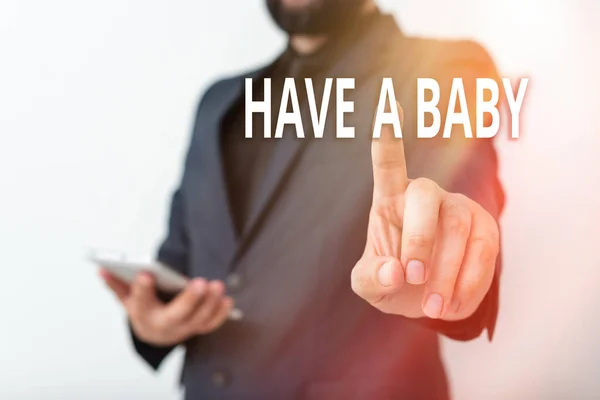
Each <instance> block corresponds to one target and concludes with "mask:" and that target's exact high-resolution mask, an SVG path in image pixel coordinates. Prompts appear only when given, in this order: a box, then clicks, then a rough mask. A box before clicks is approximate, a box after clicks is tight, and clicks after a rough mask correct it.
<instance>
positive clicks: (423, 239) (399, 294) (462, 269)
mask: <svg viewBox="0 0 600 400" xmlns="http://www.w3.org/2000/svg"><path fill="white" fill-rule="evenodd" d="M398 111H399V117H400V120H401V121H402V108H400V106H398ZM371 154H372V161H373V178H374V189H373V203H372V206H371V211H370V215H369V225H368V234H367V242H366V245H365V251H364V253H363V256H362V257H361V259H360V260H359V261H358V263H357V264H356V265H355V267H354V268H353V270H352V274H351V284H352V290H353V291H354V292H355V293H356V294H358V295H359V296H360V297H362V298H363V299H364V300H366V301H367V302H369V303H370V304H371V305H372V306H374V307H376V308H377V309H379V310H381V311H382V312H385V313H389V314H396V315H403V316H405V317H409V318H421V317H425V316H426V317H429V318H435V319H443V320H449V321H452V320H462V319H465V318H468V317H469V316H470V315H472V314H473V313H474V312H475V310H477V307H478V306H479V304H480V303H481V301H482V300H483V298H484V296H485V294H486V293H487V291H488V289H489V288H490V285H491V283H492V279H493V277H494V271H495V266H496V258H497V256H498V252H499V247H500V245H499V241H500V239H499V229H498V225H497V223H496V221H495V220H494V218H493V217H492V216H491V215H490V214H489V213H488V212H487V211H486V210H484V209H483V207H481V206H480V205H479V204H477V203H476V202H474V201H473V200H471V199H469V198H468V197H466V196H464V195H462V194H458V193H449V192H446V191H445V190H443V189H441V188H440V187H439V186H438V185H437V184H436V183H435V182H434V181H432V180H429V179H425V178H418V179H414V180H410V179H408V177H407V171H406V161H405V157H404V145H403V142H402V139H396V138H395V137H394V134H393V129H392V127H391V126H390V125H384V127H383V129H382V132H381V136H380V138H379V139H373V142H372V148H371Z"/></svg>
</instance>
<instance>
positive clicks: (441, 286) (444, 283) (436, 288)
mask: <svg viewBox="0 0 600 400" xmlns="http://www.w3.org/2000/svg"><path fill="white" fill-rule="evenodd" d="M455 283H456V277H455V276H454V275H452V274H443V275H437V276H433V277H431V278H430V279H429V280H428V286H429V287H430V288H431V291H432V292H436V293H440V294H442V295H449V294H451V293H452V291H453V290H454V284H455Z"/></svg>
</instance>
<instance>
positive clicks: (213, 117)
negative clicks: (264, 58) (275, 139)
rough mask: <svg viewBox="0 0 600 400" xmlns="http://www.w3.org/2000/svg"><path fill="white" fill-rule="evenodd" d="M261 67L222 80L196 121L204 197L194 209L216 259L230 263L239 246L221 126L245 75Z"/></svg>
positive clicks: (239, 92)
mask: <svg viewBox="0 0 600 400" xmlns="http://www.w3.org/2000/svg"><path fill="white" fill-rule="evenodd" d="M262 71H263V70H258V71H255V72H252V73H250V74H248V75H245V76H242V77H239V78H236V79H231V80H229V81H225V82H224V83H222V84H221V85H222V87H221V88H220V90H218V91H215V98H214V99H211V100H210V101H207V102H206V105H205V106H203V107H200V113H201V114H200V115H199V116H198V121H201V123H202V126H199V127H197V129H201V130H202V131H203V132H204V134H202V135H201V136H203V137H204V139H203V140H202V143H199V144H198V147H199V148H200V151H201V157H199V162H200V163H201V165H202V168H201V171H202V176H201V179H202V180H203V182H202V185H201V186H202V190H201V193H198V196H199V197H200V198H202V199H203V201H202V202H201V204H203V207H199V208H198V209H197V212H198V213H200V214H201V218H200V224H201V226H203V227H206V229H203V232H205V235H204V240H205V241H206V242H207V244H209V247H210V248H211V249H212V250H213V252H214V253H216V256H217V258H218V259H219V261H220V262H221V263H222V264H223V265H226V266H229V264H230V263H231V260H232V258H233V255H234V254H235V252H236V249H237V247H238V237H237V235H236V232H235V226H234V223H233V217H232V214H231V207H230V202H229V196H228V193H227V185H226V181H225V171H224V165H223V157H222V155H223V154H222V149H221V130H222V129H221V128H222V123H223V119H224V118H225V116H226V115H227V113H228V111H229V110H230V109H231V107H232V106H233V105H234V104H235V103H236V101H237V100H238V99H239V98H240V96H241V95H242V94H243V86H244V79H245V78H253V77H256V76H259V75H260V74H261V73H262Z"/></svg>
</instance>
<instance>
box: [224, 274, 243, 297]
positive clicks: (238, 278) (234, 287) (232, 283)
mask: <svg viewBox="0 0 600 400" xmlns="http://www.w3.org/2000/svg"><path fill="white" fill-rule="evenodd" d="M225 284H226V285H227V289H228V290H229V292H231V293H239V292H240V291H241V290H242V289H243V288H244V277H243V276H242V274H240V273H239V272H232V273H231V274H229V275H228V276H227V278H225Z"/></svg>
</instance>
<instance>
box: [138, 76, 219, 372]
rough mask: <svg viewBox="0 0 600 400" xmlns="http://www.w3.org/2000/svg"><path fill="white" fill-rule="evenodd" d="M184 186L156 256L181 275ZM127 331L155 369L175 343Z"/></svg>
mask: <svg viewBox="0 0 600 400" xmlns="http://www.w3.org/2000/svg"><path fill="white" fill-rule="evenodd" d="M215 86H216V84H215V85H213V86H212V87H211V88H210V89H208V90H207V91H206V94H205V95H204V96H203V98H202V100H201V101H200V103H199V105H198V107H197V110H196V116H195V122H194V129H193V134H192V139H191V143H190V145H189V149H188V152H187V156H186V161H185V167H184V179H185V174H186V170H187V167H188V165H189V160H190V157H191V156H190V155H191V148H192V147H193V146H194V141H195V140H196V138H197V135H196V130H197V127H198V126H199V122H198V118H199V114H200V109H201V108H202V105H203V104H204V102H205V100H206V98H207V97H208V95H209V93H211V92H212V91H213V89H214V88H215ZM182 181H183V179H182ZM184 190H185V188H184V185H183V184H181V185H180V187H179V188H178V189H177V190H176V191H175V192H174V194H173V197H172V200H171V208H170V214H169V223H168V233H167V236H166V238H165V239H164V240H163V242H162V244H161V245H160V247H159V249H158V254H157V259H158V261H160V262H161V263H163V264H165V265H168V266H169V267H171V268H173V269H175V270H176V271H178V272H180V273H182V274H184V275H189V262H190V256H189V252H190V243H189V237H188V227H187V221H186V204H185V193H184ZM159 297H161V299H162V300H163V301H165V302H167V301H169V300H170V298H168V297H167V296H163V295H160V294H159ZM171 297H172V296H171ZM130 333H131V338H132V341H133V346H134V348H135V350H136V352H137V353H138V354H139V355H140V356H141V357H142V358H143V359H144V360H145V361H146V362H147V363H148V364H149V365H150V366H151V367H152V368H153V369H155V370H156V369H158V367H159V366H160V364H161V362H162V361H163V360H164V358H165V357H166V356H167V355H168V354H169V353H170V352H171V351H172V350H173V349H174V348H175V347H176V346H167V347H161V346H155V345H152V344H150V343H146V342H144V341H142V340H140V339H139V338H138V337H136V335H135V334H134V333H133V330H132V329H131V326H130Z"/></svg>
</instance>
